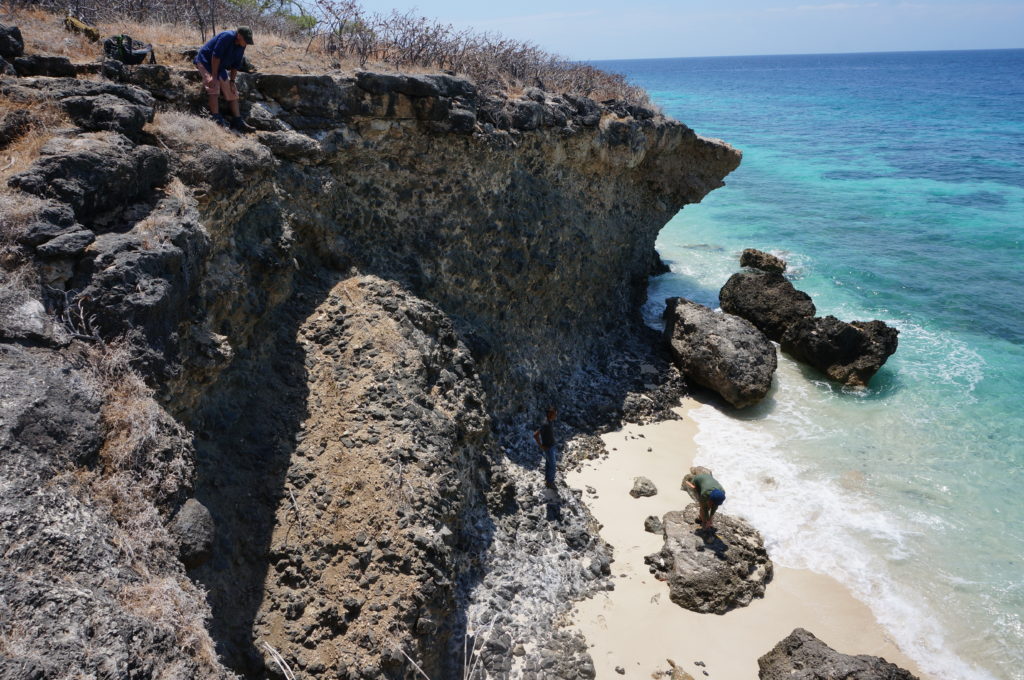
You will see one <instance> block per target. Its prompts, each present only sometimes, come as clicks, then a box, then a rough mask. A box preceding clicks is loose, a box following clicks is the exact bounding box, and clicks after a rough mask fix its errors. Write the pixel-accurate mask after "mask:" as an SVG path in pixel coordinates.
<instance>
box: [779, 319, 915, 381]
mask: <svg viewBox="0 0 1024 680" xmlns="http://www.w3.org/2000/svg"><path fill="white" fill-rule="evenodd" d="M898 336H899V330H897V329H895V328H893V327H892V326H889V325H887V324H886V323H884V322H882V321H877V320H875V321H852V322H850V323H846V322H844V321H840V320H839V319H837V318H835V317H834V316H826V317H815V318H811V319H802V320H800V321H798V322H796V323H794V324H793V325H792V326H790V327H789V330H787V331H786V334H785V335H783V336H782V351H784V352H786V353H787V354H789V355H790V356H792V357H793V358H794V359H797V360H798V361H803V362H805V363H808V364H810V365H811V366H814V367H815V368H817V369H818V370H819V371H821V372H822V373H824V374H825V375H827V376H828V377H830V378H832V379H833V380H836V381H838V382H841V383H843V384H845V385H849V386H851V387H864V386H866V385H867V384H868V382H869V381H870V380H871V377H872V376H873V375H874V374H875V373H877V372H878V369H880V368H881V367H882V366H883V365H884V364H885V362H886V360H887V359H888V358H889V357H890V356H892V354H893V353H894V352H895V351H896V348H897V346H898V344H899V340H898Z"/></svg>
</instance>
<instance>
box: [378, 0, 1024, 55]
mask: <svg viewBox="0 0 1024 680" xmlns="http://www.w3.org/2000/svg"><path fill="white" fill-rule="evenodd" d="M362 5H363V7H364V8H365V9H367V10H368V11H371V12H376V11H384V12H387V11H390V10H392V9H399V10H407V9H412V8H416V9H417V10H418V11H419V13H420V14H421V15H423V16H426V17H429V18H432V19H439V20H441V21H442V22H444V23H451V24H454V25H456V26H458V27H459V28H463V27H472V28H475V29H478V30H481V31H497V32H500V33H501V34H503V35H505V36H508V37H510V38H518V39H521V40H529V41H531V42H534V43H536V44H538V45H540V46H541V47H543V48H544V49H546V50H548V51H550V52H555V53H557V54H560V55H562V56H565V57H569V58H571V59H635V58H654V57H701V56H723V55H737V54H807V53H812V54H813V53H824V52H888V51H903V50H962V49H995V48H1007V47H1024V0H1001V1H1000V0H993V1H988V0H878V1H876V2H866V1H865V2H862V1H860V0H850V1H848V2H836V1H834V0H703V1H691V0H676V1H675V2H667V1H661V2H659V1H656V0H633V1H632V2H631V1H630V0H585V1H584V0H546V1H545V0H514V1H513V2H507V3H505V2H481V1H480V0H472V1H471V0H435V1H432V2H429V1H423V2H413V1H412V0H362Z"/></svg>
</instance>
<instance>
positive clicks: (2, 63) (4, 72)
mask: <svg viewBox="0 0 1024 680" xmlns="http://www.w3.org/2000/svg"><path fill="white" fill-rule="evenodd" d="M0 76H11V77H12V78H17V77H18V71H17V70H15V68H14V64H12V63H11V62H9V61H7V60H6V59H4V58H3V57H0Z"/></svg>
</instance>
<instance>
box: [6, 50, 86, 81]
mask: <svg viewBox="0 0 1024 680" xmlns="http://www.w3.org/2000/svg"><path fill="white" fill-rule="evenodd" d="M14 70H15V71H17V72H18V75H19V76H22V77H29V76H48V77H50V78H74V77H75V65H74V64H72V63H71V60H70V59H68V58H67V57H51V56H45V55H42V54H33V55H30V56H27V57H16V58H15V59H14Z"/></svg>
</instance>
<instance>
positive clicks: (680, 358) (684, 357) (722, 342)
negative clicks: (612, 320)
mask: <svg viewBox="0 0 1024 680" xmlns="http://www.w3.org/2000/svg"><path fill="white" fill-rule="evenodd" d="M667 303H668V306H667V307H666V309H665V337H666V338H667V339H668V341H669V345H670V347H671V352H672V357H673V359H674V360H675V362H676V365H677V366H679V369H680V370H681V371H682V372H683V374H684V375H686V377H687V379H689V380H692V381H693V382H695V383H697V384H698V385H702V386H703V387H707V388H708V389H711V390H714V391H715V392H718V393H719V394H720V395H722V397H723V398H724V399H725V400H726V401H728V402H729V403H730V404H732V405H733V406H735V407H736V408H744V407H747V406H752V405H754V404H756V403H758V402H759V401H761V400H762V399H764V397H765V395H766V394H768V390H769V389H770V388H771V386H772V374H774V373H775V368H776V366H777V365H778V358H777V357H776V355H775V347H774V346H773V345H772V343H771V342H769V340H768V338H766V337H765V335H764V333H762V332H761V331H759V330H757V329H756V328H754V326H753V325H752V324H751V323H750V322H749V321H745V320H743V319H741V318H739V317H738V316H733V315H731V314H719V313H717V312H715V311H713V310H711V309H708V308H707V307H705V306H704V305H700V304H697V303H696V302H691V301H689V300H687V299H685V298H670V299H669V300H667Z"/></svg>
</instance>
